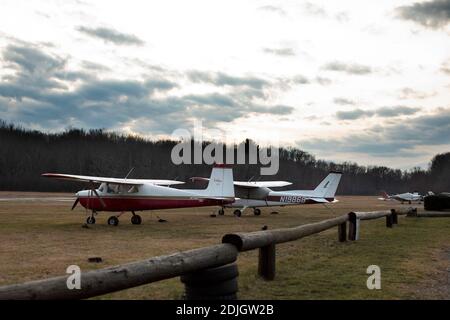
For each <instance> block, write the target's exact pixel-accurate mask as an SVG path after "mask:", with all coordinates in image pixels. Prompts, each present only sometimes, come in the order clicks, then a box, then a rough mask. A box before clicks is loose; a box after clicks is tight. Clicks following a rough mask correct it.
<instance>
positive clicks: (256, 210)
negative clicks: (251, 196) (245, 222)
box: [253, 208, 261, 216]
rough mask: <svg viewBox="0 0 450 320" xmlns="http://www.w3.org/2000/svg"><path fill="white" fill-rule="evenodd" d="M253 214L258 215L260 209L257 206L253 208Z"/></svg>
mask: <svg viewBox="0 0 450 320" xmlns="http://www.w3.org/2000/svg"><path fill="white" fill-rule="evenodd" d="M253 214H254V215H255V216H259V215H261V210H260V209H258V208H255V209H254V210H253Z"/></svg>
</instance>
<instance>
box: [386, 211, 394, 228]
mask: <svg viewBox="0 0 450 320" xmlns="http://www.w3.org/2000/svg"><path fill="white" fill-rule="evenodd" d="M392 224H393V215H392V214H388V215H387V216H386V227H387V228H392Z"/></svg>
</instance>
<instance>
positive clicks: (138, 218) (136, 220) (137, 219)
mask: <svg viewBox="0 0 450 320" xmlns="http://www.w3.org/2000/svg"><path fill="white" fill-rule="evenodd" d="M131 223H132V224H141V223H142V218H141V216H138V215H137V214H135V215H134V216H132V217H131Z"/></svg>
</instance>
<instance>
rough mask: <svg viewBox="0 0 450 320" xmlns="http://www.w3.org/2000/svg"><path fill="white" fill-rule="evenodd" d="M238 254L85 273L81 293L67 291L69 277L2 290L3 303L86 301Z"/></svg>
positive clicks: (226, 249)
mask: <svg viewBox="0 0 450 320" xmlns="http://www.w3.org/2000/svg"><path fill="white" fill-rule="evenodd" d="M237 255H238V251H237V250H236V247H234V246H233V245H230V244H219V245H214V246H210V247H205V248H200V249H194V250H189V251H184V252H180V253H175V254H171V255H167V256H159V257H154V258H150V259H147V260H143V261H138V262H133V263H129V264H123V265H119V266H115V267H111V268H106V269H100V270H94V271H88V272H85V273H82V275H81V284H82V288H81V289H80V290H77V289H72V290H69V289H68V288H67V283H66V281H67V278H68V276H61V277H56V278H50V279H45V280H39V281H32V282H26V283H23V284H15V285H9V286H4V287H0V299H1V300H5V299H13V300H23V299H25V300H35V299H39V300H41V299H42V300H54V299H84V298H90V297H95V296H99V295H102V294H105V293H110V292H115V291H119V290H123V289H128V288H132V287H137V286H140V285H143V284H147V283H152V282H156V281H160V280H164V279H169V278H174V277H177V276H180V275H183V274H186V273H192V272H194V271H196V270H200V269H205V268H213V267H217V266H221V265H225V264H228V263H230V262H234V261H235V260H236V259H237Z"/></svg>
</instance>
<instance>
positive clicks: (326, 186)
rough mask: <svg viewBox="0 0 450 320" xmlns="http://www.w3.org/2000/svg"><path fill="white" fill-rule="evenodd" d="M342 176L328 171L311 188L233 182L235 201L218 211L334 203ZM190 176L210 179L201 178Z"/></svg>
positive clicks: (256, 211)
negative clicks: (294, 188) (277, 188)
mask: <svg viewBox="0 0 450 320" xmlns="http://www.w3.org/2000/svg"><path fill="white" fill-rule="evenodd" d="M341 177H342V173H341V172H337V171H331V172H330V173H329V174H328V176H327V177H326V178H325V179H324V180H323V181H322V182H321V183H320V184H319V185H318V186H317V187H316V188H315V189H314V190H285V191H273V190H272V189H270V188H275V187H284V186H288V185H291V184H292V183H291V182H287V181H249V182H244V181H234V190H235V194H236V201H234V202H231V203H227V204H224V205H223V206H222V208H221V209H220V210H219V214H220V215H223V214H224V208H235V210H234V215H235V216H238V217H240V216H241V215H242V213H243V212H244V210H245V209H247V208H253V214H254V215H256V216H259V215H260V214H261V210H260V209H259V208H261V207H277V206H287V205H300V204H315V203H322V204H324V203H332V202H337V200H335V198H334V196H335V194H336V190H337V188H338V185H339V182H340V180H341ZM192 179H193V180H207V181H209V179H207V178H201V177H194V178H192Z"/></svg>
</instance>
